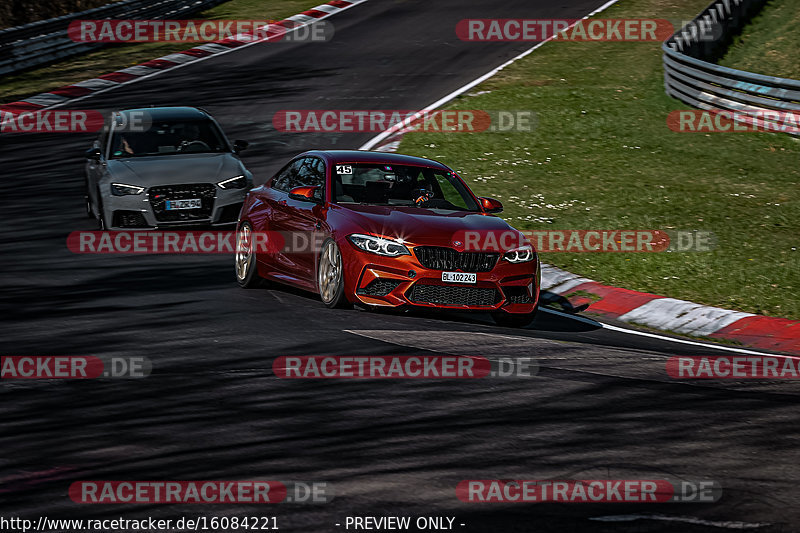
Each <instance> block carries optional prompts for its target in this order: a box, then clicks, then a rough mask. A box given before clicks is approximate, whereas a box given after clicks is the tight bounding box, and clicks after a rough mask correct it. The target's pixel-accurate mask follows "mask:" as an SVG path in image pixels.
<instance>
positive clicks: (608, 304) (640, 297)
mask: <svg viewBox="0 0 800 533" xmlns="http://www.w3.org/2000/svg"><path fill="white" fill-rule="evenodd" d="M577 291H586V292H588V293H591V294H596V295H597V296H600V298H601V299H600V300H597V301H595V300H593V299H592V298H590V297H587V296H573V297H572V298H570V299H569V301H570V302H571V303H572V304H573V305H575V306H578V305H582V304H585V303H587V304H589V311H591V312H592V313H598V314H602V315H604V316H607V317H610V318H617V317H620V316H622V315H624V314H625V313H627V312H629V311H633V310H634V309H636V308H637V307H641V306H643V305H644V304H646V303H647V302H650V301H652V300H656V299H659V298H663V296H658V295H657V294H649V293H645V292H637V291H632V290H630V289H622V288H619V287H610V286H608V285H602V284H600V283H597V282H594V281H591V282H587V283H582V284H580V285H578V286H576V287H573V288H572V289H570V290H569V291H568V292H567V294H573V293H575V292H577ZM567 294H564V295H563V296H567Z"/></svg>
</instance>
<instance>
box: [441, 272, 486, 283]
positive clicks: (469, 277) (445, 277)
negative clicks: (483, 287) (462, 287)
mask: <svg viewBox="0 0 800 533" xmlns="http://www.w3.org/2000/svg"><path fill="white" fill-rule="evenodd" d="M442 281H446V282H448V283H477V282H478V275H477V274H474V273H469V272H442Z"/></svg>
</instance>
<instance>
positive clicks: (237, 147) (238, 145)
mask: <svg viewBox="0 0 800 533" xmlns="http://www.w3.org/2000/svg"><path fill="white" fill-rule="evenodd" d="M248 146H250V143H249V142H247V141H242V140H241V139H239V140H236V141H233V151H234V153H237V154H238V153H239V152H241V151H242V150H244V149H246V148H247V147H248Z"/></svg>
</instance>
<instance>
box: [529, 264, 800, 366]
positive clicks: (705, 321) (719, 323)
mask: <svg viewBox="0 0 800 533" xmlns="http://www.w3.org/2000/svg"><path fill="white" fill-rule="evenodd" d="M542 290H546V291H548V292H551V293H554V294H558V295H560V296H563V297H565V298H567V299H568V300H569V301H570V303H571V304H572V305H574V306H578V305H581V304H589V309H588V312H590V313H594V314H598V315H601V316H603V317H606V318H613V319H616V320H621V321H623V322H628V323H630V324H637V325H641V326H647V327H650V328H653V329H658V330H661V331H670V332H674V333H680V334H683V335H690V336H693V337H706V338H711V339H727V340H733V341H737V342H740V343H741V344H743V345H746V346H752V347H754V348H760V349H763V350H771V351H776V352H787V353H793V354H800V322H796V321H793V320H788V319H785V318H774V317H768V316H761V315H754V314H751V313H743V312H741V311H730V310H727V309H721V308H719V307H710V306H707V305H700V304H697V303H693V302H687V301H685V300H676V299H675V298H666V297H663V296H658V295H656V294H649V293H644V292H637V291H632V290H629V289H621V288H619V287H611V286H609V285H603V284H601V283H598V282H596V281H593V280H590V279H587V278H583V277H581V276H578V275H576V274H572V273H570V272H567V271H565V270H561V269H559V268H556V267H554V266H551V265H545V264H543V265H542Z"/></svg>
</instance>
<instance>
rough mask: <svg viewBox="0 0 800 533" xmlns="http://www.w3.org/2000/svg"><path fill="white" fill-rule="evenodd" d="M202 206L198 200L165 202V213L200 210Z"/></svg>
mask: <svg viewBox="0 0 800 533" xmlns="http://www.w3.org/2000/svg"><path fill="white" fill-rule="evenodd" d="M201 207H203V205H202V204H201V203H200V198H188V199H186V200H167V211H175V210H176V209H200V208H201Z"/></svg>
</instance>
